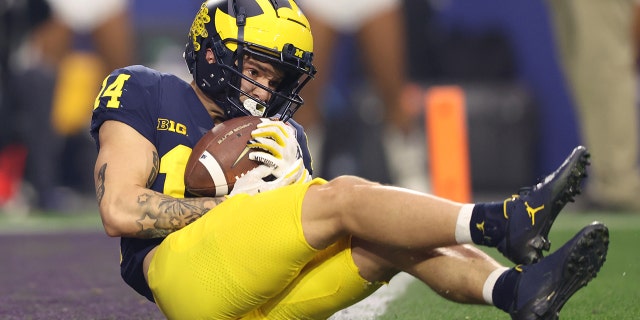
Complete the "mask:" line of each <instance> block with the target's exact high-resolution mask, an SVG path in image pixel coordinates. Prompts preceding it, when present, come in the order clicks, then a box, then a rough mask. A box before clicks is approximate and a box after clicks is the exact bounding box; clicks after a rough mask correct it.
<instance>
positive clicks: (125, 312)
mask: <svg viewBox="0 0 640 320" xmlns="http://www.w3.org/2000/svg"><path fill="white" fill-rule="evenodd" d="M119 248H120V247H119V240H118V239H116V238H109V237H107V236H106V235H104V233H96V232H94V233H87V232H84V233H80V232H71V233H66V234H63V233H54V234H22V235H13V234H11V235H0V319H6V320H13V319H50V320H55V319H164V317H163V316H162V314H161V313H160V312H159V311H158V309H157V307H156V305H155V304H153V303H151V302H149V301H147V300H146V299H145V298H143V297H142V296H140V295H138V294H137V293H136V292H134V291H133V290H132V289H130V288H129V287H127V285H126V284H125V283H124V282H123V281H122V279H121V278H120V269H119V267H118V263H119V259H120V257H119Z"/></svg>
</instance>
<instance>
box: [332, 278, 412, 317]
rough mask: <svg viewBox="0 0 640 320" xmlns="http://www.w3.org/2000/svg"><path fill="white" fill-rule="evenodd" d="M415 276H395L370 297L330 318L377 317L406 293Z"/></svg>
mask: <svg viewBox="0 0 640 320" xmlns="http://www.w3.org/2000/svg"><path fill="white" fill-rule="evenodd" d="M413 281H415V278H413V277H412V276H410V275H409V274H407V273H400V274H398V275H396V276H395V277H393V279H391V281H390V282H389V284H388V285H385V286H383V287H382V288H380V289H378V291H376V292H374V293H373V294H372V295H371V296H369V297H368V298H366V299H364V300H362V301H360V302H358V303H356V304H354V305H353V306H351V307H349V308H347V309H344V310H342V311H339V312H337V313H336V314H334V315H333V316H331V318H329V320H366V319H375V318H376V317H377V316H380V315H382V314H384V313H385V312H386V311H387V306H388V305H389V303H390V302H392V301H393V300H395V299H396V298H397V297H399V296H401V295H402V294H404V292H405V291H406V289H407V287H408V286H409V284H410V283H411V282H413Z"/></svg>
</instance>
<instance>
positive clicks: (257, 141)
mask: <svg viewBox="0 0 640 320" xmlns="http://www.w3.org/2000/svg"><path fill="white" fill-rule="evenodd" d="M251 137H252V138H253V139H251V141H249V143H248V144H247V146H248V147H249V148H251V149H252V151H251V152H250V153H249V159H251V160H254V161H257V162H260V163H262V164H264V165H266V166H267V167H270V168H272V169H273V172H271V174H273V175H274V176H275V177H276V178H279V177H282V176H283V175H284V174H285V172H288V170H289V168H290V167H291V166H292V165H293V163H294V162H296V161H298V160H299V159H302V150H301V149H300V145H299V144H298V140H297V139H296V129H295V128H293V127H292V126H290V125H288V124H286V123H284V122H282V121H278V120H271V119H266V118H265V119H262V123H259V124H258V125H257V128H256V129H255V130H253V131H252V132H251Z"/></svg>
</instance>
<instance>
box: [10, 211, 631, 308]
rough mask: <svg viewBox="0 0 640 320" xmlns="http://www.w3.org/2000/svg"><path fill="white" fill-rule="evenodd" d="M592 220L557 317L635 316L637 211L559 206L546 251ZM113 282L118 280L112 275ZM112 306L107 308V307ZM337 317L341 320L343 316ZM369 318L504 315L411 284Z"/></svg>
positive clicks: (60, 219)
mask: <svg viewBox="0 0 640 320" xmlns="http://www.w3.org/2000/svg"><path fill="white" fill-rule="evenodd" d="M593 220H600V221H602V222H604V223H606V224H607V225H608V226H609V229H610V236H611V243H610V246H609V253H608V258H607V262H606V263H605V265H604V267H603V268H602V270H601V272H600V274H599V276H598V277H597V278H595V279H594V280H593V281H592V282H591V283H589V285H588V286H587V287H585V288H583V289H582V290H581V291H579V292H578V293H577V294H576V295H575V296H574V297H573V298H572V299H571V300H570V301H569V302H568V303H567V304H566V305H565V308H564V309H563V310H562V313H561V319H611V320H614V319H615V320H618V319H640V306H639V304H638V302H640V290H639V289H638V286H639V285H640V259H639V258H638V255H637V252H638V249H637V244H638V243H640V214H611V213H606V212H594V213H589V214H578V213H573V212H571V211H570V210H565V212H563V213H562V214H561V215H560V216H559V217H558V219H557V221H556V223H555V224H554V227H553V228H552V232H551V235H550V238H551V241H552V243H553V246H552V250H554V249H555V248H557V247H559V246H561V245H562V244H563V243H564V242H565V241H566V240H568V239H569V238H571V237H572V236H573V235H574V234H575V233H576V232H577V231H578V230H579V229H581V227H582V226H584V225H586V224H588V223H590V222H591V221H593ZM69 231H91V232H93V231H95V232H96V233H99V234H103V232H104V231H103V230H102V226H101V223H100V218H99V215H98V214H97V212H87V213H84V214H63V215H60V214H57V215H56V214H35V215H30V216H26V217H23V216H11V215H3V214H0V233H4V234H7V233H14V234H15V233H18V234H23V233H31V232H36V233H41V232H46V233H50V232H54V233H55V232H69ZM486 252H487V253H489V254H490V255H492V256H494V257H495V258H496V259H498V260H499V261H500V262H502V263H504V264H505V265H510V264H509V263H508V262H507V261H506V259H504V258H503V257H502V256H500V255H499V254H496V253H495V251H494V250H492V249H488V250H486ZM113 281H114V285H115V284H121V283H120V279H119V278H118V277H117V275H114V277H113ZM112 307H113V306H112ZM347 318H348V319H349V320H351V319H353V320H360V319H363V320H368V319H371V317H370V316H369V317H367V316H358V314H354V313H350V314H349V316H348V317H347ZM347 318H344V317H343V318H341V319H347ZM375 319H381V320H390V319H394V320H397V319H403V320H411V319H416V320H417V319H446V320H448V319H469V320H476V319H509V317H508V316H507V315H506V314H504V313H502V312H501V311H498V310H497V309H495V308H492V307H481V306H468V305H459V304H455V303H452V302H448V301H446V300H444V299H443V298H441V297H439V296H437V295H436V294H434V293H433V292H431V291H430V290H429V289H428V288H427V287H426V286H424V285H422V284H421V283H419V282H414V283H413V284H411V285H410V286H409V288H408V290H407V291H406V293H405V294H404V295H403V296H400V297H397V298H396V299H394V300H393V301H392V302H391V303H390V304H389V305H388V308H387V311H386V313H385V314H383V315H381V316H378V317H376V318H375Z"/></svg>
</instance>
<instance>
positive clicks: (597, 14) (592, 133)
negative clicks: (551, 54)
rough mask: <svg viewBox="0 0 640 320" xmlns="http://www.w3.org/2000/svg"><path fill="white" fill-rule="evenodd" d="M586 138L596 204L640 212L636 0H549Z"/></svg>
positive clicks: (591, 196) (591, 190) (590, 191)
mask: <svg viewBox="0 0 640 320" xmlns="http://www.w3.org/2000/svg"><path fill="white" fill-rule="evenodd" d="M547 3H548V6H549V8H550V12H551V14H552V16H553V18H554V19H553V22H554V26H555V30H556V36H557V41H558V44H559V47H560V56H561V60H562V63H563V66H564V69H565V73H566V76H567V78H568V80H569V83H570V86H571V90H572V92H573V97H574V99H575V102H576V107H577V108H576V109H577V114H578V119H579V125H580V128H581V132H582V138H583V140H584V143H585V145H586V146H587V147H588V148H589V149H590V150H591V154H592V157H591V162H592V164H593V165H592V166H591V169H590V170H591V172H590V174H589V180H590V181H589V185H588V190H587V193H588V196H589V199H590V201H591V202H592V204H593V205H594V206H596V207H597V208H603V209H609V210H622V211H627V210H633V211H637V210H640V197H638V193H639V192H640V166H639V165H640V163H639V160H640V159H639V158H638V157H639V154H638V152H639V151H640V150H639V148H640V146H639V145H638V142H639V140H638V139H639V137H638V135H639V129H638V128H639V127H638V125H639V121H640V119H639V118H638V117H639V116H640V115H639V114H638V103H637V90H638V88H637V82H636V81H637V73H636V69H635V59H636V57H637V52H636V51H635V49H636V48H635V46H636V43H634V42H633V41H632V39H633V31H634V29H633V28H634V25H633V23H634V18H635V7H636V5H637V4H636V2H634V0H610V1H600V0H567V1H553V0H549V1H547Z"/></svg>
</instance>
